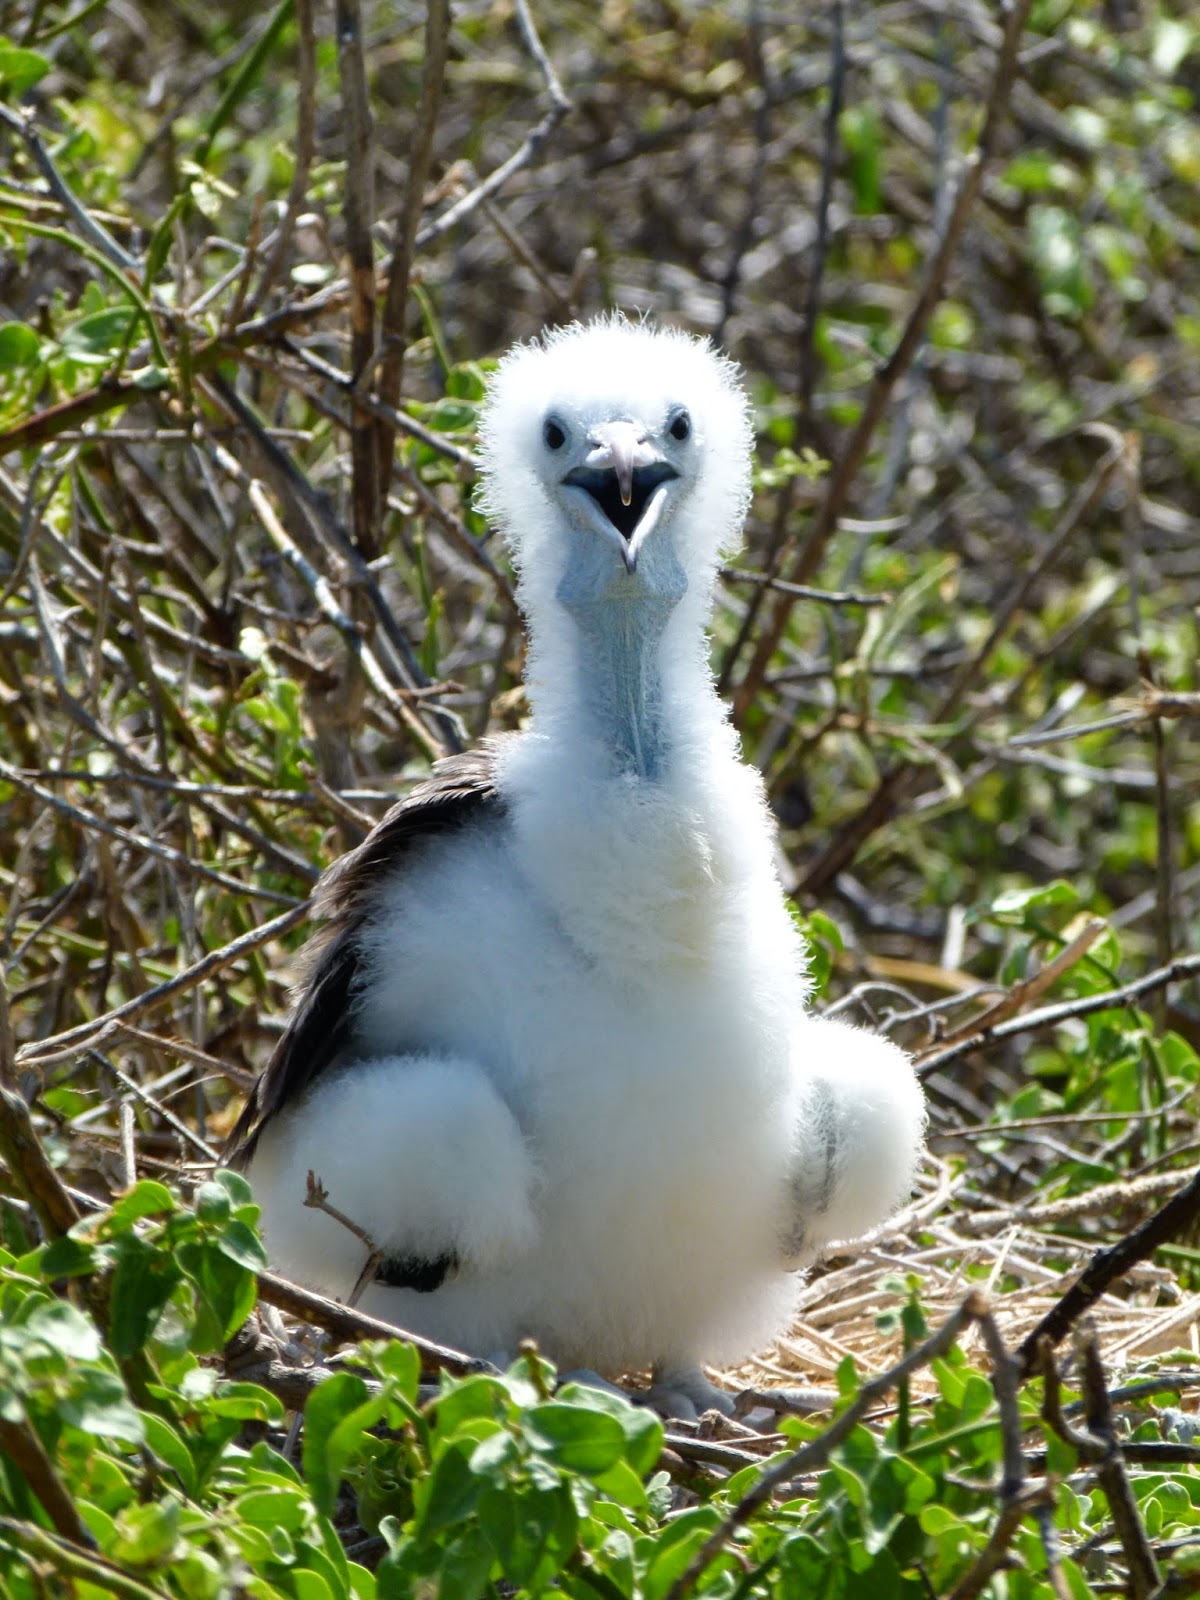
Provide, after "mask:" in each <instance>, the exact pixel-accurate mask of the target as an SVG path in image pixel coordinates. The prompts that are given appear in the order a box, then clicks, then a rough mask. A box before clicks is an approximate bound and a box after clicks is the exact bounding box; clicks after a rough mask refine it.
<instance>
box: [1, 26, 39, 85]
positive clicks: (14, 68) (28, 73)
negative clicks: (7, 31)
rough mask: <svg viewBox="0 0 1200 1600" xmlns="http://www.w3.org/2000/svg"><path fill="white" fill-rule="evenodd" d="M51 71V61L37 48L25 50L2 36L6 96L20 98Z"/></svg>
mask: <svg viewBox="0 0 1200 1600" xmlns="http://www.w3.org/2000/svg"><path fill="white" fill-rule="evenodd" d="M49 71H50V63H49V61H47V59H46V57H45V56H40V55H38V53H37V51H36V50H23V49H22V48H21V47H20V46H19V45H15V44H12V43H11V42H10V41H9V40H8V39H6V38H3V37H0V84H2V85H3V87H4V90H5V98H6V99H13V100H20V99H21V98H22V96H24V95H26V94H28V92H29V90H30V89H32V88H33V86H34V84H35V83H40V82H41V80H42V79H43V78H44V77H45V76H46V74H47V73H48V72H49Z"/></svg>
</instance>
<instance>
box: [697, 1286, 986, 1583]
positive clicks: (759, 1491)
mask: <svg viewBox="0 0 1200 1600" xmlns="http://www.w3.org/2000/svg"><path fill="white" fill-rule="evenodd" d="M986 1310H987V1306H986V1302H985V1301H984V1300H983V1297H982V1296H981V1295H978V1294H970V1295H968V1296H967V1298H966V1299H965V1300H964V1301H963V1302H962V1304H961V1305H960V1306H959V1307H958V1309H957V1310H956V1311H953V1312H951V1314H950V1315H949V1316H948V1317H947V1318H946V1320H945V1322H943V1323H942V1326H941V1327H940V1328H938V1329H937V1331H936V1332H935V1333H933V1334H931V1335H930V1337H929V1338H928V1339H926V1340H924V1342H923V1343H921V1344H919V1345H917V1346H916V1347H915V1348H914V1349H912V1350H910V1351H908V1353H907V1354H906V1355H905V1356H903V1357H902V1359H901V1360H899V1361H898V1362H896V1364H895V1366H893V1367H889V1368H888V1370H887V1371H886V1372H883V1373H880V1374H879V1376H878V1377H876V1378H871V1379H870V1380H869V1381H868V1382H867V1383H864V1384H863V1386H862V1388H861V1389H860V1390H859V1392H858V1394H857V1396H856V1397H855V1399H854V1401H853V1402H852V1404H850V1405H849V1406H847V1407H846V1409H845V1411H843V1412H842V1413H841V1415H840V1416H839V1417H838V1418H837V1419H836V1421H834V1422H832V1423H831V1424H830V1426H829V1427H828V1428H826V1429H825V1431H824V1432H823V1433H820V1434H818V1435H817V1437H816V1438H815V1439H810V1440H809V1441H808V1443H807V1444H805V1445H802V1446H801V1447H800V1449H799V1450H796V1451H793V1452H792V1454H791V1455H789V1456H785V1457H784V1459H783V1460H782V1461H779V1462H776V1464H775V1465H774V1466H773V1467H771V1468H770V1469H769V1470H768V1471H766V1472H764V1473H763V1475H762V1477H761V1478H759V1479H758V1481H757V1482H756V1483H755V1484H754V1486H753V1487H752V1488H751V1489H749V1490H748V1491H747V1492H746V1493H745V1494H744V1495H743V1496H742V1498H741V1499H740V1500H739V1501H738V1502H737V1504H736V1505H735V1506H734V1508H733V1510H732V1511H730V1513H729V1514H728V1516H726V1517H725V1519H724V1521H722V1523H721V1524H720V1526H719V1527H718V1528H716V1529H715V1530H714V1531H713V1532H712V1533H711V1534H710V1535H709V1537H708V1538H707V1539H706V1540H705V1542H704V1544H703V1545H702V1546H701V1547H700V1549H699V1551H697V1553H696V1555H695V1556H694V1557H693V1558H692V1560H691V1562H690V1563H689V1564H688V1567H687V1569H686V1571H684V1572H683V1573H682V1574H681V1575H680V1577H679V1578H677V1579H676V1580H675V1582H674V1583H673V1584H672V1585H671V1588H670V1589H669V1590H668V1591H667V1596H666V1600H684V1596H685V1595H687V1594H688V1593H689V1592H690V1591H691V1590H692V1589H693V1588H694V1587H695V1585H696V1583H697V1582H698V1581H699V1579H700V1576H701V1574H702V1573H703V1571H704V1569H705V1568H706V1567H707V1566H708V1564H709V1563H710V1562H711V1561H713V1560H714V1559H715V1558H716V1557H717V1556H718V1555H720V1553H721V1551H722V1550H723V1549H724V1548H725V1546H726V1545H727V1544H728V1543H729V1541H730V1539H731V1538H732V1537H733V1535H734V1534H735V1533H736V1532H737V1530H738V1529H739V1528H740V1527H742V1526H743V1525H744V1524H745V1523H747V1522H749V1520H750V1518H751V1517H753V1516H755V1515H756V1514H757V1513H758V1512H759V1511H760V1510H761V1509H762V1508H763V1506H765V1505H766V1504H767V1503H768V1502H769V1501H770V1499H771V1496H772V1495H773V1494H774V1492H775V1490H776V1489H778V1488H779V1487H780V1485H781V1484H784V1483H787V1482H788V1481H789V1479H792V1478H797V1477H799V1476H801V1474H803V1473H808V1472H815V1471H818V1470H819V1469H820V1468H822V1467H824V1466H825V1465H826V1464H827V1462H828V1460H829V1457H830V1455H831V1453H832V1452H833V1451H834V1450H836V1449H837V1447H838V1446H839V1445H840V1444H843V1443H844V1442H845V1440H846V1439H847V1438H848V1437H849V1435H850V1434H851V1433H852V1432H853V1431H854V1429H855V1428H856V1427H857V1426H858V1425H859V1423H860V1422H861V1421H862V1419H863V1418H864V1417H865V1416H866V1414H867V1412H868V1411H870V1409H871V1407H872V1406H874V1405H875V1404H877V1402H878V1401H879V1400H881V1399H882V1398H883V1396H884V1395H886V1394H889V1393H890V1392H891V1390H893V1389H894V1388H895V1387H896V1385H897V1384H898V1383H900V1382H902V1380H903V1379H905V1378H907V1377H909V1376H910V1375H911V1374H912V1373H914V1372H919V1371H920V1370H921V1368H922V1367H926V1366H928V1365H929V1363H930V1362H931V1361H935V1360H937V1358H938V1357H939V1356H942V1355H944V1354H945V1353H946V1351H947V1350H949V1349H950V1347H951V1346H952V1345H953V1344H954V1342H955V1340H956V1339H957V1338H958V1336H959V1335H960V1334H961V1333H962V1331H963V1329H964V1328H966V1327H968V1326H969V1325H970V1324H971V1323H972V1322H977V1321H978V1320H979V1318H980V1317H981V1316H983V1315H984V1314H985V1313H986Z"/></svg>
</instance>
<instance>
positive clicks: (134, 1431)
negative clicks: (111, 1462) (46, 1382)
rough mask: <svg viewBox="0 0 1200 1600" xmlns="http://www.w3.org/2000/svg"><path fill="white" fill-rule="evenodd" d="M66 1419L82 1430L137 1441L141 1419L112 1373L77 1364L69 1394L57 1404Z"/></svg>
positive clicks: (107, 1437)
mask: <svg viewBox="0 0 1200 1600" xmlns="http://www.w3.org/2000/svg"><path fill="white" fill-rule="evenodd" d="M59 1412H60V1415H61V1416H62V1417H63V1419H64V1420H65V1421H66V1422H69V1423H71V1424H72V1425H73V1426H74V1427H76V1428H79V1429H80V1430H81V1431H82V1432H84V1433H93V1434H96V1435H98V1436H99V1437H101V1438H105V1439H127V1440H128V1441H129V1442H130V1443H131V1444H141V1443H142V1441H143V1439H144V1438H145V1430H144V1429H143V1427H142V1419H141V1416H140V1415H139V1414H138V1412H137V1411H136V1410H135V1409H134V1407H133V1405H132V1404H131V1402H130V1399H129V1396H128V1395H127V1394H126V1392H125V1385H124V1384H123V1383H122V1382H121V1380H120V1378H119V1377H118V1376H117V1374H116V1373H115V1372H109V1371H107V1370H106V1369H105V1368H103V1367H81V1368H79V1370H78V1381H77V1382H76V1384H75V1387H74V1389H73V1390H72V1392H71V1394H70V1395H69V1396H68V1397H67V1398H66V1399H65V1400H64V1401H63V1402H62V1403H61V1405H60V1406H59Z"/></svg>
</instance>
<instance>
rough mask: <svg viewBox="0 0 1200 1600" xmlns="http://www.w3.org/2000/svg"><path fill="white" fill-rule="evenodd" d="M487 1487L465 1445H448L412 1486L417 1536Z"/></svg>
mask: <svg viewBox="0 0 1200 1600" xmlns="http://www.w3.org/2000/svg"><path fill="white" fill-rule="evenodd" d="M322 1387H323V1386H322ZM319 1392H320V1391H319V1390H318V1393H319ZM487 1487H488V1479H487V1478H486V1477H482V1476H479V1475H478V1474H476V1473H475V1472H473V1471H472V1470H471V1465H470V1462H469V1461H468V1459H467V1447H466V1446H463V1445H452V1446H451V1447H450V1448H449V1449H448V1450H446V1451H444V1452H443V1454H442V1455H441V1456H440V1457H439V1458H438V1460H437V1463H436V1464H435V1466H434V1469H433V1472H432V1473H431V1474H430V1475H429V1477H428V1478H424V1479H422V1480H421V1482H420V1483H419V1484H417V1485H415V1486H414V1498H415V1499H416V1500H417V1503H418V1507H419V1510H418V1516H417V1527H418V1531H419V1532H420V1534H421V1536H422V1537H423V1538H428V1537H429V1536H430V1535H431V1534H435V1533H440V1532H441V1531H442V1530H443V1529H445V1528H451V1527H453V1526H454V1525H455V1523H458V1522H461V1521H462V1520H463V1519H464V1518H465V1517H469V1516H470V1515H471V1513H472V1512H473V1511H474V1509H475V1504H476V1501H477V1500H478V1499H479V1496H480V1494H481V1492H482V1491H483V1490H484V1489H486V1488H487Z"/></svg>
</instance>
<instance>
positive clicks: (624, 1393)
mask: <svg viewBox="0 0 1200 1600" xmlns="http://www.w3.org/2000/svg"><path fill="white" fill-rule="evenodd" d="M564 1383H581V1384H582V1385H583V1386H584V1388H585V1389H599V1390H600V1391H601V1393H602V1394H616V1395H620V1397H621V1399H622V1400H632V1399H633V1398H634V1397H633V1396H632V1395H631V1394H630V1393H629V1391H628V1389H622V1388H621V1386H620V1384H617V1383H610V1382H609V1381H608V1379H607V1378H602V1377H601V1376H600V1374H599V1373H598V1372H593V1371H592V1369H591V1368H590V1367H576V1368H575V1369H574V1371H573V1372H563V1373H560V1374H559V1379H558V1387H559V1388H560V1389H561V1388H562V1386H563V1384H564Z"/></svg>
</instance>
